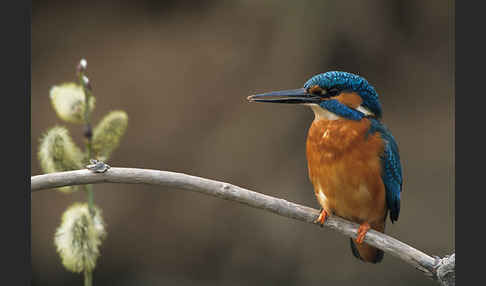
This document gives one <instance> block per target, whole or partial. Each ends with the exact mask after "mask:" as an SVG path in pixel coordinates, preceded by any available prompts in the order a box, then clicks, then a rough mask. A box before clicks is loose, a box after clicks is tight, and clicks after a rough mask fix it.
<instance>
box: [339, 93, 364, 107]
mask: <svg viewBox="0 0 486 286" xmlns="http://www.w3.org/2000/svg"><path fill="white" fill-rule="evenodd" d="M335 99H337V100H338V101H339V102H341V103H342V104H344V105H346V106H349V107H351V108H356V107H358V106H360V105H361V103H363V101H362V100H361V97H360V96H359V95H358V94H356V92H342V93H340V94H339V95H338V96H336V97H335Z"/></svg>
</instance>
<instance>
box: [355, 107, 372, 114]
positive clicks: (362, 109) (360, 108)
mask: <svg viewBox="0 0 486 286" xmlns="http://www.w3.org/2000/svg"><path fill="white" fill-rule="evenodd" d="M356 110H358V111H360V112H361V113H363V114H364V115H371V116H374V114H373V112H371V111H369V110H368V108H366V107H364V106H362V105H360V106H358V108H356Z"/></svg>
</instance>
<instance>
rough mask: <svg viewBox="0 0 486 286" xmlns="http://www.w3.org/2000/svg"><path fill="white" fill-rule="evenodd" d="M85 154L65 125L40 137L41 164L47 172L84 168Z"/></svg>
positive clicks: (66, 190) (71, 189)
mask: <svg viewBox="0 0 486 286" xmlns="http://www.w3.org/2000/svg"><path fill="white" fill-rule="evenodd" d="M83 156H84V155H83V153H82V152H81V150H80V149H79V148H78V146H76V144H75V143H74V142H73V140H72V139H71V136H69V132H68V130H67V129H66V128H64V127H60V126H55V127H53V128H51V129H49V130H48V131H47V132H46V133H45V134H44V135H43V136H42V137H41V139H40V146H39V153H38V157H39V161H40V165H41V167H42V169H43V170H44V172H46V173H53V172H62V171H69V170H77V169H82V168H83V164H82V163H83V158H84V157H83ZM58 189H59V190H61V191H65V192H69V191H73V190H74V188H73V187H61V188H58Z"/></svg>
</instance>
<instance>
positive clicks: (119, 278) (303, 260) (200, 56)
mask: <svg viewBox="0 0 486 286" xmlns="http://www.w3.org/2000/svg"><path fill="white" fill-rule="evenodd" d="M32 12H33V13H32V122H31V123H32V138H31V142H32V154H33V156H32V175H37V174H40V173H42V171H41V170H40V167H39V163H38V160H37V157H36V156H35V154H36V153H37V147H38V138H39V136H40V135H41V134H42V132H44V131H46V130H47V129H48V128H49V127H51V126H53V125H55V124H62V125H65V126H67V127H68V128H69V129H70V130H71V133H72V134H73V136H74V138H75V140H77V142H78V144H81V138H82V137H81V134H82V127H80V126H78V125H72V124H68V123H64V122H61V121H60V119H58V118H57V117H56V115H55V113H54V110H53V109H52V107H51V105H50V102H49V97H48V94H49V89H50V87H51V86H52V85H55V84H59V83H61V82H65V81H72V80H74V79H75V66H76V64H77V62H78V61H79V60H80V59H81V58H82V57H85V58H86V59H87V60H88V75H89V76H90V78H91V80H92V83H93V88H94V94H95V96H96V98H97V106H96V109H95V111H94V114H93V119H94V122H95V123H96V122H97V121H98V120H99V119H100V118H101V117H102V116H103V115H104V114H106V113H107V112H108V111H110V110H113V109H123V110H125V111H127V113H128V115H129V125H128V129H127V133H126V135H125V137H124V140H123V142H122V144H121V145H120V147H119V149H118V150H117V151H116V152H115V153H114V155H113V156H112V158H111V160H110V161H109V163H110V164H111V165H112V166H119V167H140V168H153V169H161V170H170V171H178V172H184V173H189V174H192V175H197V176H202V177H207V178H211V179H217V180H221V181H226V182H230V183H233V184H236V185H239V186H242V187H246V188H249V189H252V190H256V191H259V192H263V193H266V194H269V195H273V196H278V197H281V198H285V199H287V200H290V201H293V202H297V203H300V204H304V205H308V206H312V207H314V208H318V204H317V201H316V200H315V197H314V194H313V190H312V186H311V184H310V182H309V181H308V178H307V166H306V159H305V139H306V134H307V129H308V127H309V125H310V123H311V121H312V119H313V114H312V112H311V111H310V110H309V109H308V108H306V107H299V106H287V105H285V106H282V105H278V106H276V105H266V104H249V103H247V102H246V100H245V97H246V96H248V95H250V94H251V93H253V92H263V91H270V90H276V89H290V88H298V87H301V86H302V85H303V83H304V82H305V81H306V80H307V79H308V78H309V77H311V76H312V75H314V74H317V73H321V72H325V71H328V70H344V71H348V72H353V73H359V74H361V75H363V76H365V77H366V78H367V79H368V80H369V82H370V83H372V84H373V85H374V86H375V87H376V89H377V91H378V93H379V94H380V96H381V101H382V104H383V107H384V121H385V123H386V124H387V125H388V126H389V128H390V129H391V130H392V132H393V134H394V136H395V138H396V139H397V141H398V144H399V147H400V153H401V158H402V164H403V169H404V177H405V182H404V192H403V194H402V198H403V199H402V211H401V214H400V219H399V221H398V223H396V224H394V225H392V224H391V223H389V222H388V224H387V233H389V234H391V235H392V236H394V237H397V238H399V239H401V240H402V241H404V242H406V243H409V244H411V245H413V246H414V247H416V248H418V249H420V250H423V251H424V252H426V253H428V254H431V255H432V254H434V255H440V256H443V255H445V254H449V253H451V252H453V251H454V247H455V245H454V185H453V184H454V180H453V178H454V159H453V158H454V157H453V138H454V137H453V122H454V120H453V112H454V106H453V97H454V94H453V87H454V85H453V84H454V77H453V71H454V66H453V63H454V62H453V22H452V19H453V18H452V17H453V8H452V2H451V1H449V2H446V1H440V0H436V1H419V0H414V1H388V0H381V1H339V3H338V1H277V0H274V1H256V0H254V1H251V0H246V1H155V0H154V1H119V2H109V1H73V2H69V1H33V11H32ZM95 191H96V194H95V202H96V204H97V205H99V206H100V207H101V208H102V209H103V211H104V218H105V220H106V222H107V224H108V225H107V228H108V237H107V239H106V240H105V242H104V244H103V245H102V249H101V251H102V256H101V258H100V259H99V261H98V266H97V268H96V271H95V273H94V285H120V286H121V285H356V284H357V283H360V284H365V285H368V284H370V285H390V284H394V285H435V283H434V282H432V281H431V280H427V279H425V278H424V276H423V274H422V273H420V272H419V271H417V270H415V269H413V268H412V267H410V266H409V265H407V264H405V263H404V262H402V261H401V260H398V259H396V258H394V257H392V256H391V255H389V254H386V255H385V259H384V261H383V263H381V264H378V265H371V264H364V263H361V262H360V261H358V260H356V259H355V258H353V256H352V254H351V250H350V248H349V241H348V238H347V237H344V236H342V235H341V234H338V233H337V232H334V231H331V230H328V229H325V228H324V229H321V228H319V227H315V226H313V225H310V224H304V223H301V222H297V221H293V220H290V219H287V218H283V217H279V216H276V215H273V214H270V213H267V212H263V211H260V210H255V209H252V208H249V207H246V206H242V205H239V204H237V203H233V202H229V201H224V200H221V199H217V198H213V197H208V196H204V195H201V194H196V193H190V192H185V191H180V190H176V189H164V188H160V187H153V186H143V185H115V184H104V185H96V186H95ZM84 200H85V194H84V193H78V194H74V195H65V194H62V193H58V192H54V191H42V192H38V193H35V194H33V195H32V271H33V282H32V285H82V275H76V274H72V273H69V272H67V271H65V270H64V269H63V267H62V265H61V262H60V259H59V257H58V255H57V253H56V250H55V247H54V245H53V235H54V231H55V229H56V227H57V226H58V225H59V223H60V217H61V215H62V213H63V211H64V210H65V209H66V208H67V207H68V206H69V205H70V204H71V203H73V202H75V201H84Z"/></svg>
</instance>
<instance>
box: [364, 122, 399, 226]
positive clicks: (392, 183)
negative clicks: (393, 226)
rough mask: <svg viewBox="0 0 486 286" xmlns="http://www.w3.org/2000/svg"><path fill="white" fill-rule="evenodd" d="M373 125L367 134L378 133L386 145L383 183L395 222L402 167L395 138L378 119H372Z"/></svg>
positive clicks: (391, 217) (382, 159)
mask: <svg viewBox="0 0 486 286" xmlns="http://www.w3.org/2000/svg"><path fill="white" fill-rule="evenodd" d="M370 121H371V125H370V129H369V131H368V133H367V135H368V134H373V133H375V132H378V133H379V134H380V135H381V138H382V139H383V141H384V143H385V148H384V150H383V154H382V155H381V163H382V174H381V177H382V179H383V183H384V184H385V190H386V204H387V207H388V210H389V211H390V220H391V222H392V223H393V222H395V221H396V220H398V216H399V214H400V193H401V191H402V182H403V181H402V165H401V163H400V154H399V152H398V145H397V143H396V142H395V138H393V135H392V134H391V133H390V131H389V130H388V129H387V128H386V126H385V125H383V124H382V123H381V122H379V121H378V120H376V119H370Z"/></svg>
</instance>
